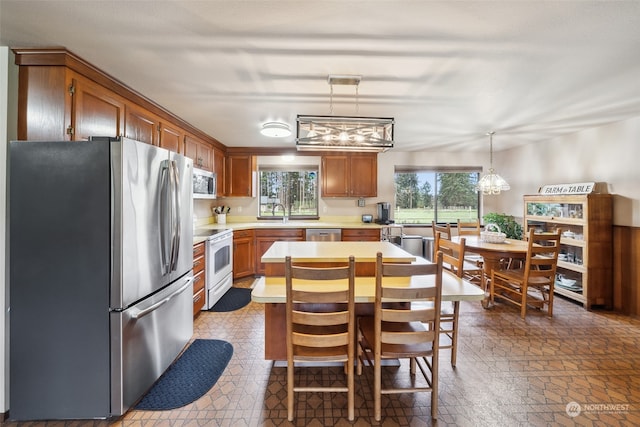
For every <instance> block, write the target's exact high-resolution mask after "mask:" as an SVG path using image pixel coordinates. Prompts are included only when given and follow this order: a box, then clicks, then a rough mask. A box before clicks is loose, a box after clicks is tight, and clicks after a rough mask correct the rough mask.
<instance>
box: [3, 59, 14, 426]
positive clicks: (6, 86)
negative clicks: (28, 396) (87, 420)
mask: <svg viewBox="0 0 640 427" xmlns="http://www.w3.org/2000/svg"><path fill="white" fill-rule="evenodd" d="M13 64H14V60H13V53H12V52H11V51H10V50H9V48H8V47H6V46H0V129H6V132H0V170H3V171H6V170H7V157H6V155H7V141H10V140H12V139H15V138H16V135H17V122H18V121H17V117H16V112H17V100H18V88H17V86H18V67H16V66H15V65H13ZM6 178H7V175H6V174H5V173H2V174H0V247H1V248H2V249H3V250H2V251H1V252H2V253H3V254H4V256H0V307H2V308H3V311H4V314H3V316H0V331H2V339H1V340H0V412H3V413H6V412H7V411H8V410H9V360H8V348H9V311H8V307H7V305H6V304H7V302H8V301H9V289H8V288H7V286H6V283H8V277H9V271H8V267H7V266H8V262H7V261H8V255H9V254H8V251H7V250H6V249H7V248H6V232H7V228H6V226H7V224H6V213H7V206H6V200H7V199H6V188H7V182H6Z"/></svg>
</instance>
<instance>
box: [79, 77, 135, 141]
mask: <svg viewBox="0 0 640 427" xmlns="http://www.w3.org/2000/svg"><path fill="white" fill-rule="evenodd" d="M72 92H73V95H72V96H73V102H72V113H71V117H72V119H71V130H70V132H72V133H73V137H72V139H73V140H76V141H81V140H86V139H88V138H89V137H90V136H110V137H117V136H119V135H121V134H122V133H123V130H124V129H123V124H124V115H125V112H124V110H125V100H124V99H123V98H120V97H119V96H117V95H115V94H113V92H111V91H110V90H108V89H106V88H105V87H103V86H100V85H99V84H97V83H94V82H92V81H91V80H89V79H85V78H84V77H82V76H80V75H76V76H74V78H73V89H72Z"/></svg>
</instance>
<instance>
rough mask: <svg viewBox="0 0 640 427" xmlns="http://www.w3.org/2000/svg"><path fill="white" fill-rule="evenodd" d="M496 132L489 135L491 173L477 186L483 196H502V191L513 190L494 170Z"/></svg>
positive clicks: (481, 179)
mask: <svg viewBox="0 0 640 427" xmlns="http://www.w3.org/2000/svg"><path fill="white" fill-rule="evenodd" d="M494 134H495V132H488V133H487V135H489V153H490V157H489V173H488V174H486V175H485V176H483V177H482V178H480V181H478V185H476V190H477V191H482V194H485V195H491V194H500V192H501V191H507V190H509V189H511V186H510V185H509V184H508V183H507V181H505V180H504V178H502V177H501V176H500V175H498V174H497V173H496V171H495V170H494V169H493V135H494Z"/></svg>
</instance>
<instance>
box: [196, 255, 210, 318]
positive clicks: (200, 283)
mask: <svg viewBox="0 0 640 427" xmlns="http://www.w3.org/2000/svg"><path fill="white" fill-rule="evenodd" d="M206 262H207V259H206V257H205V243H204V242H200V243H196V244H195V245H193V315H194V316H197V315H198V313H200V310H201V309H202V307H204V302H205V294H204V293H205V290H204V288H205V282H206V280H205V279H206V271H205V268H206Z"/></svg>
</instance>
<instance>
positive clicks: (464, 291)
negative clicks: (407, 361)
mask: <svg viewBox="0 0 640 427" xmlns="http://www.w3.org/2000/svg"><path fill="white" fill-rule="evenodd" d="M384 280H385V282H386V283H387V285H388V286H398V287H404V286H415V287H419V286H425V285H429V284H431V283H433V276H413V277H411V278H408V277H385V278H384ZM296 285H304V286H309V287H313V286H318V283H317V282H313V281H308V280H297V281H296ZM355 285H356V287H355V290H354V291H355V299H356V302H357V303H367V302H370V303H371V302H374V300H375V290H376V286H375V277H360V276H358V277H356V284H355ZM345 286H346V280H327V281H324V280H323V281H322V287H323V288H324V289H327V288H330V289H335V290H339V289H344V287H345ZM484 297H485V295H484V291H483V290H482V289H481V288H480V287H478V286H476V285H474V284H473V283H470V282H469V281H467V280H464V279H461V278H459V277H458V276H455V275H453V274H451V273H450V272H448V271H444V272H443V274H442V300H443V301H480V300H482V299H484ZM251 300H252V301H255V302H258V303H284V302H286V291H285V284H284V277H264V276H263V277H261V278H260V279H258V281H257V283H256V285H255V287H254V288H253V290H252V292H251Z"/></svg>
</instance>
